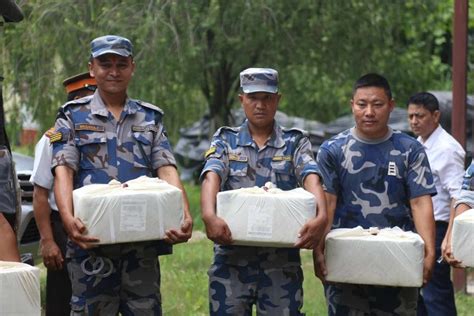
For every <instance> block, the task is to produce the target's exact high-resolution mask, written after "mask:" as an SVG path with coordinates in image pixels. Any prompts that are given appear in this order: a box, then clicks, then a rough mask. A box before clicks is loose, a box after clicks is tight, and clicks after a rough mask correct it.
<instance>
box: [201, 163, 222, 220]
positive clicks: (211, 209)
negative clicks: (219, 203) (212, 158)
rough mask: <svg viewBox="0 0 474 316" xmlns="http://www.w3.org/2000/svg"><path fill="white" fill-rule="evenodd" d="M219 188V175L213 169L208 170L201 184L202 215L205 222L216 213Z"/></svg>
mask: <svg viewBox="0 0 474 316" xmlns="http://www.w3.org/2000/svg"><path fill="white" fill-rule="evenodd" d="M219 189H220V178H219V176H218V175H217V174H216V173H214V172H212V171H209V172H207V173H206V175H205V176H204V180H203V181H202V185H201V216H202V219H203V221H204V223H206V220H207V219H208V218H212V217H214V216H215V215H216V196H217V193H219Z"/></svg>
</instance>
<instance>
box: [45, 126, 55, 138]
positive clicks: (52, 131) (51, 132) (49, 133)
mask: <svg viewBox="0 0 474 316" xmlns="http://www.w3.org/2000/svg"><path fill="white" fill-rule="evenodd" d="M52 134H54V127H51V128H50V129H48V130H47V131H46V132H44V136H46V137H48V138H51V135H52Z"/></svg>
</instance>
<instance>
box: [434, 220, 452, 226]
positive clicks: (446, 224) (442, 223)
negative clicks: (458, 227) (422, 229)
mask: <svg viewBox="0 0 474 316" xmlns="http://www.w3.org/2000/svg"><path fill="white" fill-rule="evenodd" d="M435 224H436V226H443V227H448V225H449V223H448V222H445V221H435Z"/></svg>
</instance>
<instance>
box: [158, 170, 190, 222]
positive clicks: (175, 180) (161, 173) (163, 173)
mask: <svg viewBox="0 0 474 316" xmlns="http://www.w3.org/2000/svg"><path fill="white" fill-rule="evenodd" d="M156 174H157V175H158V178H160V179H162V180H165V181H166V182H168V183H169V184H171V185H174V186H175V187H177V188H178V189H180V190H181V192H182V194H183V202H184V217H185V218H189V219H190V218H191V213H190V212H189V201H188V196H187V195H186V191H185V190H184V186H183V184H182V183H181V180H180V179H179V174H178V171H177V170H176V168H175V167H174V166H171V165H170V166H163V167H160V168H159V169H158V170H157V172H156Z"/></svg>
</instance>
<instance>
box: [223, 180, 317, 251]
mask: <svg viewBox="0 0 474 316" xmlns="http://www.w3.org/2000/svg"><path fill="white" fill-rule="evenodd" d="M217 216H219V217H221V218H223V219H224V220H225V222H226V223H227V225H228V226H229V229H230V231H231V233H232V239H233V240H234V244H236V245H248V246H264V247H292V246H293V245H294V244H295V243H296V242H297V240H298V232H299V231H300V229H301V228H302V227H303V225H304V224H305V223H306V222H307V221H308V220H309V219H311V218H314V217H315V216H316V199H315V197H314V195H313V194H312V193H310V192H307V191H305V190H304V189H301V188H298V189H294V190H289V191H282V190H280V189H276V188H270V189H263V188H258V187H253V188H242V189H238V190H230V191H224V192H219V193H218V194H217Z"/></svg>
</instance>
